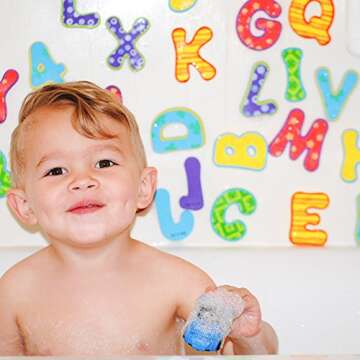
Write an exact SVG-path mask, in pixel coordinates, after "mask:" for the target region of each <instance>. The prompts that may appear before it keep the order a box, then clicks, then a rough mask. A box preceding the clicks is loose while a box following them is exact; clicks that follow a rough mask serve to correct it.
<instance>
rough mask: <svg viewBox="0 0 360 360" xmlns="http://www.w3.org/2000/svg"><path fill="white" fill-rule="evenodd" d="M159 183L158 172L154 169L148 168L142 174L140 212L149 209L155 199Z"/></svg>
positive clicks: (138, 205) (139, 197) (138, 204)
mask: <svg viewBox="0 0 360 360" xmlns="http://www.w3.org/2000/svg"><path fill="white" fill-rule="evenodd" d="M156 183H157V170H156V169H155V168H154V167H146V168H145V169H144V170H143V172H142V174H141V183H140V187H139V195H138V200H137V207H138V210H142V209H145V208H146V207H148V206H149V205H150V204H151V202H152V200H153V197H154V193H155V190H156Z"/></svg>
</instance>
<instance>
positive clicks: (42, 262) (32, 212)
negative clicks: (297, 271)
mask: <svg viewBox="0 0 360 360" xmlns="http://www.w3.org/2000/svg"><path fill="white" fill-rule="evenodd" d="M10 163H11V174H12V188H11V190H10V191H9V192H8V196H7V201H8V205H9V207H10V208H11V210H12V211H13V213H14V214H15V216H16V217H17V219H19V220H20V221H21V222H22V223H23V224H25V225H26V226H29V227H37V228H38V229H39V230H40V231H41V232H42V234H43V235H44V237H45V238H46V239H47V241H48V243H49V245H48V246H47V247H45V248H43V249H41V250H40V251H38V252H37V253H35V254H33V255H31V256H29V257H28V258H26V259H24V260H22V261H20V262H19V263H18V264H16V265H15V266H13V267H12V268H11V269H9V270H8V271H7V272H6V273H5V274H4V275H3V276H2V277H1V278H0V355H1V356H5V355H58V356H60V355H144V354H147V355H176V354H183V349H184V348H185V351H186V353H187V354H198V353H197V352H196V351H194V350H193V349H191V348H190V347H186V346H184V343H183V340H182V328H183V326H184V322H185V321H186V319H187V318H188V317H189V315H190V313H191V311H192V309H193V307H194V305H195V302H196V299H197V298H198V297H199V296H200V295H202V294H203V293H204V292H207V291H213V290H215V289H216V286H215V284H214V282H213V281H212V280H211V278H210V277H209V276H208V275H207V274H206V273H204V272H203V271H202V270H200V269H199V268H197V267H196V266H194V265H192V264H190V263H189V262H187V261H185V260H183V259H180V258H178V257H175V256H172V255H170V254H167V253H165V252H162V251H160V250H158V249H156V248H154V247H151V246H149V245H146V244H144V243H142V242H140V241H138V240H135V239H132V238H131V236H130V232H131V228H132V226H133V223H134V221H135V218H136V215H137V213H138V212H140V211H142V210H145V209H146V208H148V207H149V205H150V204H151V202H152V199H153V196H154V192H155V188H156V176H157V173H156V169H155V168H153V167H149V166H147V164H146V158H145V153H144V148H143V144H142V141H141V138H140V135H139V129H138V126H137V124H136V121H135V119H134V116H133V115H132V114H131V113H130V112H129V110H127V109H126V108H125V106H123V105H121V104H120V102H119V100H118V99H117V98H116V97H115V96H114V95H113V94H111V93H110V92H108V91H107V90H103V89H101V88H99V87H98V86H96V85H94V84H92V83H90V82H86V81H79V82H72V83H66V84H56V85H47V86H44V87H43V88H41V89H39V90H36V91H34V92H32V93H30V94H29V95H28V96H27V97H26V98H25V100H24V102H23V105H22V108H21V110H20V114H19V125H18V126H17V127H16V129H15V130H14V132H13V134H12V138H11V149H10ZM222 288H224V289H226V290H228V291H231V292H234V293H236V294H238V295H240V296H241V297H242V298H243V300H244V311H243V313H242V315H241V316H239V317H238V318H237V319H236V320H235V321H234V322H233V326H232V329H231V332H230V333H229V334H228V336H227V337H226V339H225V341H224V346H223V347H222V349H221V350H220V353H221V354H244V353H249V354H251V353H275V352H276V351H277V338H276V335H275V332H274V331H273V329H272V327H271V326H270V325H269V324H268V323H266V322H264V321H262V320H261V312H260V306H259V303H258V301H257V299H256V298H255V297H254V296H253V295H252V294H251V293H250V292H249V291H248V290H246V289H244V288H241V289H239V288H235V287H231V286H222Z"/></svg>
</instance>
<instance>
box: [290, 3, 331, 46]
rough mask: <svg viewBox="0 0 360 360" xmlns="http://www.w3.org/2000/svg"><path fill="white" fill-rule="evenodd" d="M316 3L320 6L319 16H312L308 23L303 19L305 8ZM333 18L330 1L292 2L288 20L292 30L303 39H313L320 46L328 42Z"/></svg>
mask: <svg viewBox="0 0 360 360" xmlns="http://www.w3.org/2000/svg"><path fill="white" fill-rule="evenodd" d="M312 1H316V2H318V3H319V5H320V6H321V16H313V17H312V18H311V19H310V21H306V19H305V11H306V7H307V6H308V5H309V3H310V2H312ZM333 18H334V4H333V1H332V0H293V2H292V3H291V5H290V9H289V20H290V25H291V27H292V28H293V30H294V31H295V32H296V33H297V34H298V35H300V36H302V37H305V38H314V39H316V40H317V42H318V43H319V44H320V45H326V44H327V43H329V42H330V35H329V29H330V26H331V23H332V21H333Z"/></svg>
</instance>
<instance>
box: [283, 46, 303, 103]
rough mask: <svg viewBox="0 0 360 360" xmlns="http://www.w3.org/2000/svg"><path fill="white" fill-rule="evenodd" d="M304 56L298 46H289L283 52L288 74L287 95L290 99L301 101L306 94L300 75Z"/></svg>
mask: <svg viewBox="0 0 360 360" xmlns="http://www.w3.org/2000/svg"><path fill="white" fill-rule="evenodd" d="M302 56H303V52H302V50H301V49H298V48H287V49H285V50H283V52H282V58H283V60H284V63H285V65H286V69H287V74H288V84H287V89H286V94H285V97H286V99H287V100H289V101H301V100H303V99H304V98H305V96H306V92H305V89H304V87H303V85H302V82H301V77H300V63H301V58H302Z"/></svg>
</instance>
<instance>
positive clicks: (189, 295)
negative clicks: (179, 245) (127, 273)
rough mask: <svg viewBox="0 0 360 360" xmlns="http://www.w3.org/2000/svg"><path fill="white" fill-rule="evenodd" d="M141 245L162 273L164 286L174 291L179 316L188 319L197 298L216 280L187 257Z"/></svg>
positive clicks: (153, 265)
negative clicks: (183, 257) (186, 258)
mask: <svg viewBox="0 0 360 360" xmlns="http://www.w3.org/2000/svg"><path fill="white" fill-rule="evenodd" d="M141 247H142V248H143V251H144V252H145V253H147V254H148V256H149V259H151V260H150V261H151V263H152V265H151V267H152V269H156V271H157V272H159V274H161V281H162V284H164V287H165V286H166V287H167V291H172V292H173V293H174V296H175V297H176V301H177V315H178V317H180V318H182V319H187V317H188V316H189V314H190V312H191V310H192V308H193V306H194V304H195V301H196V299H197V298H198V297H199V296H200V295H201V294H203V293H204V292H205V291H206V289H208V288H213V287H215V283H214V281H213V280H212V279H211V277H210V276H209V275H208V274H207V273H206V272H205V271H203V270H202V269H200V268H199V267H198V266H196V265H194V264H192V263H191V262H189V261H187V260H185V259H182V258H180V257H178V256H175V255H172V254H169V253H166V252H164V251H161V250H159V249H157V248H154V247H151V246H149V245H146V244H143V243H141ZM165 284H166V285H165Z"/></svg>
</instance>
